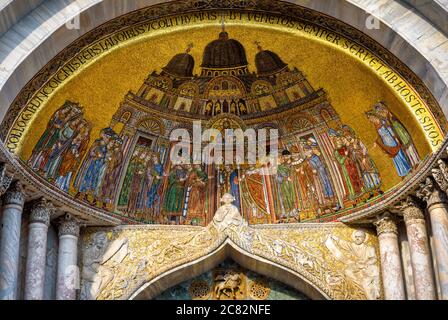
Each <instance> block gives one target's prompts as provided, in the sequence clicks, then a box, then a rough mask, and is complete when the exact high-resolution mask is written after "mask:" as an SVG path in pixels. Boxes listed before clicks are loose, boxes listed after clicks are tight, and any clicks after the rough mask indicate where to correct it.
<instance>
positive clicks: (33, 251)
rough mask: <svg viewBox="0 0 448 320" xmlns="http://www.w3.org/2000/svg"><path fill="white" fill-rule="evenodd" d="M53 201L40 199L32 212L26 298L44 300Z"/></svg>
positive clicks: (34, 204)
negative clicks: (48, 235) (48, 236)
mask: <svg viewBox="0 0 448 320" xmlns="http://www.w3.org/2000/svg"><path fill="white" fill-rule="evenodd" d="M51 209H52V208H51V203H49V202H47V201H46V200H44V199H40V200H38V201H37V202H35V203H33V206H32V208H31V214H30V222H29V234H28V253H27V258H26V274H25V300H42V299H43V296H44V286H45V267H46V253H47V234H48V226H49V225H50V214H51Z"/></svg>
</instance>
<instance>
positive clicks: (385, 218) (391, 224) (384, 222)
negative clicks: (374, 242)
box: [373, 212, 398, 236]
mask: <svg viewBox="0 0 448 320" xmlns="http://www.w3.org/2000/svg"><path fill="white" fill-rule="evenodd" d="M373 224H374V225H375V227H376V232H377V235H378V236H380V235H381V234H385V233H393V234H396V235H398V229H397V222H396V220H395V219H394V217H393V216H392V215H391V214H390V213H389V212H386V213H384V214H382V215H380V216H378V217H377V221H375V222H374V223H373Z"/></svg>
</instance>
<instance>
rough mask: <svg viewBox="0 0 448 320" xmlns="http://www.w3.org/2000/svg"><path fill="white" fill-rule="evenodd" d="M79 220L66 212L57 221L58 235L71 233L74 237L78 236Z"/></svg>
mask: <svg viewBox="0 0 448 320" xmlns="http://www.w3.org/2000/svg"><path fill="white" fill-rule="evenodd" d="M79 228H80V225H79V222H78V220H76V219H75V218H73V217H72V216H71V215H69V214H66V215H65V216H64V217H63V218H62V219H61V220H60V221H59V236H60V237H61V236H65V235H71V236H75V237H79Z"/></svg>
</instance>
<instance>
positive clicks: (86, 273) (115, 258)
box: [81, 232, 129, 300]
mask: <svg viewBox="0 0 448 320" xmlns="http://www.w3.org/2000/svg"><path fill="white" fill-rule="evenodd" d="M128 244H129V242H128V239H117V240H115V241H113V242H112V243H110V244H109V243H108V239H107V233H106V232H98V233H95V234H94V235H93V239H92V241H91V243H90V244H88V245H87V247H86V248H85V249H84V252H83V268H82V278H83V280H84V283H83V286H82V289H81V299H83V300H93V299H96V298H97V297H98V294H99V293H100V292H101V291H102V290H103V289H104V288H105V287H106V286H107V285H108V284H109V283H110V282H111V281H112V280H113V279H114V277H115V272H114V269H115V268H116V266H117V265H118V264H120V263H121V262H122V261H123V260H124V259H125V258H126V256H127V255H128Z"/></svg>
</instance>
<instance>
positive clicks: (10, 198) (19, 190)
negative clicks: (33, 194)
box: [3, 180, 25, 206]
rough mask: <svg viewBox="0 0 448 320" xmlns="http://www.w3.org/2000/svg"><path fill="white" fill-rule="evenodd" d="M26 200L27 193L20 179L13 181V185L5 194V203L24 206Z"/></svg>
mask: <svg viewBox="0 0 448 320" xmlns="http://www.w3.org/2000/svg"><path fill="white" fill-rule="evenodd" d="M24 201H25V194H24V193H23V187H22V184H21V182H20V181H18V180H16V181H14V182H12V183H11V186H10V187H9V189H8V190H7V191H6V193H5V194H4V195H3V205H10V204H15V205H19V206H23V204H24Z"/></svg>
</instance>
